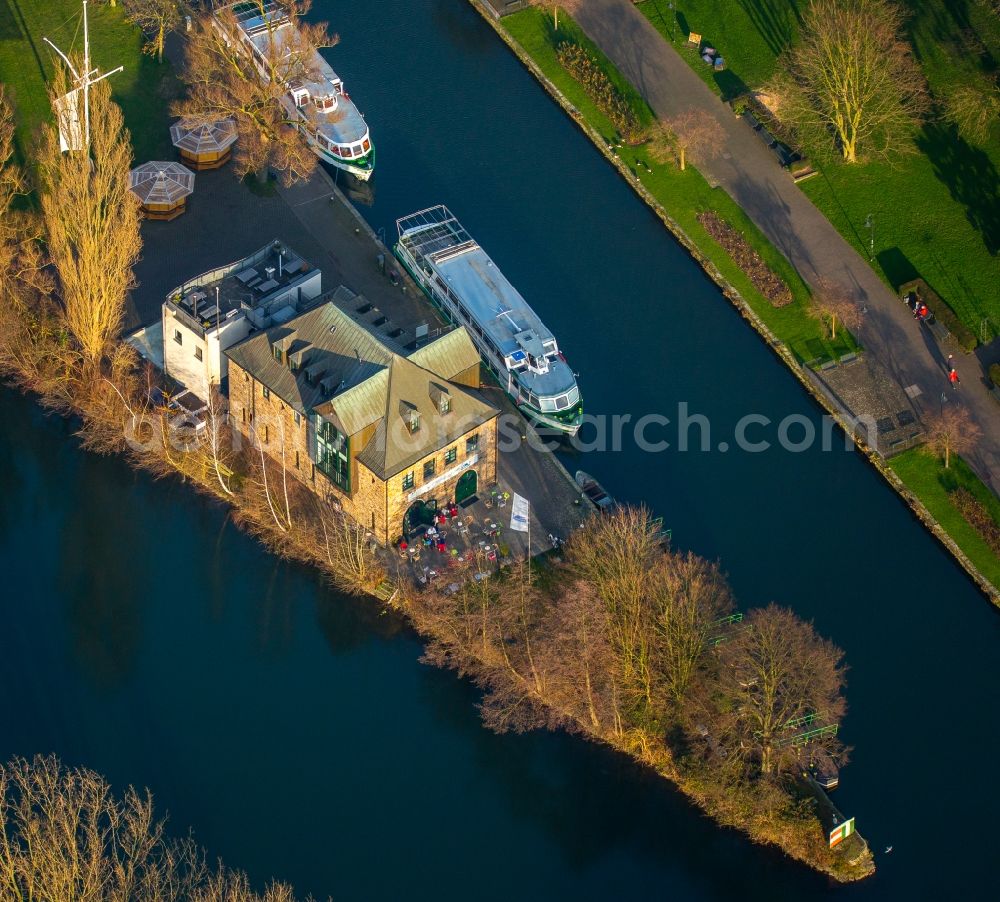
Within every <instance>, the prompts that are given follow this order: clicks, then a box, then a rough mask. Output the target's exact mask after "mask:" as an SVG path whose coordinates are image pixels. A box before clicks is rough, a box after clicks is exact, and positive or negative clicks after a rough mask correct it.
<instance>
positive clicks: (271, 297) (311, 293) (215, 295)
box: [167, 240, 320, 335]
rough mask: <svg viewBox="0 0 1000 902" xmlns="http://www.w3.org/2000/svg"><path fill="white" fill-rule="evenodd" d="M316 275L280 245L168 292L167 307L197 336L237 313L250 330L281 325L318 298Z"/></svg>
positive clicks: (297, 256)
mask: <svg viewBox="0 0 1000 902" xmlns="http://www.w3.org/2000/svg"><path fill="white" fill-rule="evenodd" d="M319 282H320V271H319V270H318V269H316V268H315V267H313V266H311V265H310V264H309V263H307V262H306V261H305V260H304V259H303V258H302V257H300V256H299V255H298V254H296V253H295V252H294V251H292V250H291V249H289V248H288V247H287V246H286V245H284V244H283V243H281V242H280V241H277V240H275V241H272V242H270V243H269V244H267V245H265V246H264V247H262V248H261V249H260V250H258V251H257V252H255V253H253V254H251V255H250V256H248V257H244V258H243V259H241V260H238V261H236V262H235V263H230V264H228V265H226V266H222V267H219V268H218V269H213V270H209V271H208V272H205V273H202V274H201V275H199V276H196V277H195V278H193V279H190V280H189V281H187V282H185V283H184V284H183V285H179V286H178V287H177V288H174V289H173V290H172V291H170V292H169V294H168V295H167V303H168V304H169V305H170V306H171V307H173V308H174V310H175V312H176V313H177V314H179V315H180V317H181V318H182V319H183V320H184V321H185V322H186V323H187V325H188V326H189V327H191V328H193V329H195V331H198V332H199V333H200V334H202V335H204V334H205V332H208V331H211V330H212V329H214V328H217V327H218V326H219V325H221V324H222V323H224V322H228V321H229V320H230V319H232V318H233V317H235V316H238V315H240V314H241V313H242V314H243V315H245V316H246V317H247V318H248V319H249V320H250V321H251V323H252V324H253V325H254V327H255V328H258V329H263V328H267V327H268V326H271V325H275V324H278V323H282V322H285V321H286V320H288V319H291V317H292V316H294V315H295V314H296V313H298V312H300V308H301V306H302V301H303V300H306V301H311V300H312V299H313V298H315V297H316V296H317V295H318V294H319Z"/></svg>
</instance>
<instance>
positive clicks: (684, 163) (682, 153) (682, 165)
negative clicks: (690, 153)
mask: <svg viewBox="0 0 1000 902" xmlns="http://www.w3.org/2000/svg"><path fill="white" fill-rule="evenodd" d="M686 157H687V151H685V150H684V148H683V147H682V148H681V172H683V171H684V167H685V166H686V165H687V161H686V159H685V158H686Z"/></svg>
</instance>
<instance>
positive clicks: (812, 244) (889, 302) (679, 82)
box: [573, 0, 1000, 491]
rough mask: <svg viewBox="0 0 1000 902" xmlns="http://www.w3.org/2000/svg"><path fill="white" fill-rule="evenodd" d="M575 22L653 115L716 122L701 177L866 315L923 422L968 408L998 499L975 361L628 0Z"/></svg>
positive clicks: (999, 434)
mask: <svg viewBox="0 0 1000 902" xmlns="http://www.w3.org/2000/svg"><path fill="white" fill-rule="evenodd" d="M573 15H574V17H575V18H576V21H577V22H578V23H579V24H580V26H581V27H582V28H583V30H584V31H585V32H586V33H587V35H588V36H589V37H590V38H591V40H593V41H594V43H595V44H597V46H598V47H600V48H601V50H603V51H604V53H605V54H606V55H607V56H608V57H609V58H610V59H611V60H612V62H614V64H615V65H616V66H617V67H618V68H619V70H620V71H621V72H622V74H623V75H625V77H626V78H628V79H629V81H630V82H631V83H632V84H633V85H635V87H636V88H637V90H639V91H640V92H641V93H642V95H643V96H644V97H645V98H646V100H647V102H648V103H649V105H650V107H651V108H652V109H653V111H654V112H655V113H656V114H657V116H659V117H660V118H669V117H672V116H675V115H677V114H678V113H682V112H685V111H687V110H690V109H694V110H701V111H703V112H705V113H707V114H708V115H710V116H712V117H713V118H714V119H715V121H716V123H717V126H718V133H719V135H720V136H721V138H722V142H723V145H724V147H725V150H724V151H723V152H722V154H720V155H719V156H716V157H714V158H712V159H706V160H703V161H699V163H698V168H699V170H700V171H701V172H702V173H703V174H704V175H705V177H706V178H707V179H708V180H709V181H710V182H711V183H712V184H717V185H719V186H721V187H722V188H723V189H725V190H726V191H727V192H728V193H729V194H730V195H731V196H732V197H733V199H734V200H735V201H736V202H737V203H739V205H740V206H741V207H743V209H744V210H745V211H746V212H747V214H748V215H749V216H750V218H751V219H752V220H753V221H754V222H755V223H756V224H757V226H758V227H759V228H760V229H761V231H763V232H764V234H765V235H767V237H768V238H769V239H770V240H771V242H772V243H773V244H774V245H775V246H776V247H777V248H778V249H779V250H780V251H781V252H782V253H783V254H784V255H785V256H786V257H787V258H788V260H789V261H790V262H791V263H792V265H793V266H795V268H796V269H797V270H798V271H799V273H800V274H801V275H802V277H803V279H805V281H806V282H807V283H808V284H809V286H810V287H811V288H813V289H816V288H817V287H819V286H820V285H821V284H826V285H830V286H832V287H834V288H836V289H838V290H840V291H842V292H843V293H844V294H846V295H847V296H848V297H850V298H852V299H853V300H854V301H855V303H856V304H857V305H858V306H859V308H860V309H861V310H862V311H863V314H864V316H863V322H862V326H861V327H860V329H859V330H858V336H857V337H858V339H859V340H860V341H861V343H862V345H863V346H864V348H865V351H866V353H867V354H869V355H870V356H871V357H873V358H875V359H876V360H877V361H878V362H879V363H881V364H882V366H884V367H885V369H886V370H887V371H888V372H889V373H890V374H891V375H892V376H893V377H894V378H895V379H896V380H897V381H898V382H899V384H900V386H901V387H902V388H903V389H904V390H906V391H907V393H908V394H909V395H910V396H911V398H912V399H913V402H914V405H915V406H916V408H917V410H918V412H919V413H920V414H921V416H927V415H928V414H934V413H937V412H939V411H940V410H941V409H942V407H943V406H944V405H945V404H955V403H957V404H962V405H963V406H965V408H966V409H967V410H968V411H969V413H970V414H971V416H972V418H973V419H974V420H975V421H976V423H977V424H978V425H979V427H980V429H981V430H982V437H981V438H980V439H979V441H978V442H977V444H976V447H975V448H974V449H972V450H971V451H970V452H969V453H968V454H965V455H963V456H964V457H965V458H966V459H967V460H968V462H969V463H970V465H971V466H972V467H973V468H974V469H975V470H976V472H977V473H978V474H979V476H980V477H981V478H982V479H983V480H984V481H985V482H986V483H987V484H989V485H990V486H991V487H992V488H993V490H994V491H998V490H1000V482H998V480H1000V416H998V413H1000V410H998V408H997V406H996V402H995V401H994V400H993V398H992V397H991V396H990V394H989V393H988V392H987V390H986V387H985V383H984V374H983V372H982V367H981V366H980V364H979V361H978V360H977V358H976V357H975V356H972V355H965V354H962V353H961V352H959V351H958V350H957V349H947V350H944V351H942V350H941V349H940V348H939V347H938V345H937V343H936V342H935V341H934V340H933V339H932V338H931V336H930V335H929V334H928V333H927V331H926V330H925V329H924V328H922V327H921V326H920V325H919V324H918V323H916V322H914V320H913V318H912V316H911V315H910V312H909V311H908V310H907V308H906V306H905V305H904V304H903V303H901V301H900V300H899V298H897V297H896V296H895V294H894V293H893V292H892V291H890V289H889V288H888V287H887V286H886V285H885V284H884V283H883V282H882V281H881V279H880V278H879V277H878V276H877V275H876V273H875V271H874V270H873V269H872V268H871V266H870V265H869V264H868V262H867V261H866V260H865V259H864V258H862V257H861V256H860V255H859V254H858V253H857V252H856V251H855V250H854V248H852V247H851V246H850V245H849V244H848V243H847V242H846V241H845V240H844V239H843V238H842V237H841V235H840V233H839V232H837V230H836V229H835V228H834V227H833V225H831V223H830V222H829V220H828V219H827V218H826V217H825V216H824V215H823V214H822V213H821V212H820V211H819V210H818V209H817V208H816V207H815V206H814V205H813V204H812V202H811V201H810V200H809V199H808V198H807V197H806V196H805V195H804V194H803V193H802V192H801V191H800V190H799V188H798V187H797V186H796V184H795V183H794V182H793V181H792V179H791V177H790V176H789V175H788V173H787V172H786V171H785V170H783V169H782V168H781V167H780V166H779V165H778V162H777V160H776V159H775V158H774V156H773V154H772V153H771V151H769V150H768V149H767V148H766V147H764V145H763V143H762V142H761V141H760V140H759V139H758V138H757V136H756V135H755V134H754V133H753V132H752V131H751V129H750V128H749V127H748V126H747V125H746V123H745V122H743V121H742V120H740V119H738V118H737V117H736V116H734V115H733V113H732V111H731V109H730V108H729V107H728V106H727V105H726V104H724V103H722V101H721V100H720V98H719V97H718V96H717V95H716V94H714V93H713V92H712V91H711V90H710V89H709V87H708V86H707V85H706V84H705V83H704V82H702V80H701V79H700V78H699V77H698V76H697V74H696V73H695V72H694V71H693V70H692V69H691V67H690V66H689V65H688V64H687V63H686V62H685V61H684V59H682V57H681V56H680V55H679V54H678V53H677V51H676V50H674V48H673V47H671V46H670V44H668V43H667V42H666V41H665V40H664V39H663V37H662V36H661V35H660V34H659V33H658V32H657V31H656V29H655V28H653V26H652V25H651V24H650V23H649V22H648V21H647V20H646V18H645V17H644V16H643V15H642V14H641V13H640V12H639V11H638V10H636V9H635V7H634V6H633V4H632V2H631V0H576V3H575V4H574V10H573ZM952 352H953V353H954V354H955V364H956V367H957V369H958V373H959V376H960V377H961V381H962V387H961V389H960V390H959V391H954V390H952V389H951V388H950V387H949V384H948V378H947V372H946V369H945V360H946V358H947V355H948V353H952ZM854 413H856V414H858V413H861V412H859V411H854Z"/></svg>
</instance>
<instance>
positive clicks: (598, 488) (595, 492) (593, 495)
mask: <svg viewBox="0 0 1000 902" xmlns="http://www.w3.org/2000/svg"><path fill="white" fill-rule="evenodd" d="M575 478H576V484H577V485H578V486H579V487H580V489H581V491H582V492H583V494H584V495H586V496H587V499H588V500H589V501H590V502H591V503H592V504H593V505H594V507H596V508H597V509H598V510H599V511H600V512H601V513H602V514H608V513H611V511H613V510H614V509H615V508H616V507H617V506H618V503H617V502H616V501H615V499H614V498H612V497H611V496H610V495H609V494H608V493H607V492H606V491H604V487H603V486H602V485H601V484H600V483H599V482H598V481H597V480H596V479H594V477H593V476H591V475H590V474H589V473H584V472H583V470H577V471H576V477H575Z"/></svg>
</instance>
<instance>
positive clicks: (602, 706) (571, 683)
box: [539, 580, 623, 734]
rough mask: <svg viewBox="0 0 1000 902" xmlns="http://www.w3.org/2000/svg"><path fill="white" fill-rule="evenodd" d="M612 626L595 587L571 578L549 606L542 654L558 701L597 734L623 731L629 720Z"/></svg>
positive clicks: (543, 628) (542, 635)
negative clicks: (619, 697)
mask: <svg viewBox="0 0 1000 902" xmlns="http://www.w3.org/2000/svg"><path fill="white" fill-rule="evenodd" d="M606 624H607V620H606V616H605V612H604V602H603V601H602V599H601V597H600V596H599V595H598V594H597V592H596V591H595V589H594V587H593V586H591V585H590V584H588V583H586V582H584V581H582V580H577V581H573V580H570V581H568V582H567V584H566V586H565V588H564V590H563V592H562V593H561V594H560V595H559V596H558V598H557V599H556V600H555V603H554V604H551V605H550V606H549V608H548V612H547V614H546V617H545V620H544V622H543V624H542V627H541V629H540V637H539V656H540V658H541V659H542V661H543V665H542V666H543V667H544V669H545V670H546V672H547V673H548V674H549V681H548V685H549V692H550V695H551V697H552V699H553V701H554V702H555V704H556V705H558V706H559V707H561V708H563V709H565V710H567V711H569V712H571V713H572V714H573V716H574V717H575V718H576V719H577V720H578V721H579V722H581V723H584V724H587V725H588V727H589V728H590V730H592V731H593V732H595V733H597V734H600V733H601V732H603V730H604V729H606V728H607V727H609V726H610V727H611V729H612V731H613V732H614V733H616V734H621V733H622V731H623V722H622V717H621V713H620V711H619V710H618V709H617V708H616V706H615V700H616V695H615V693H614V691H613V688H612V686H613V682H614V680H615V679H616V677H617V672H616V667H615V660H614V655H613V653H612V649H611V645H610V643H609V641H608V633H607V625H606Z"/></svg>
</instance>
